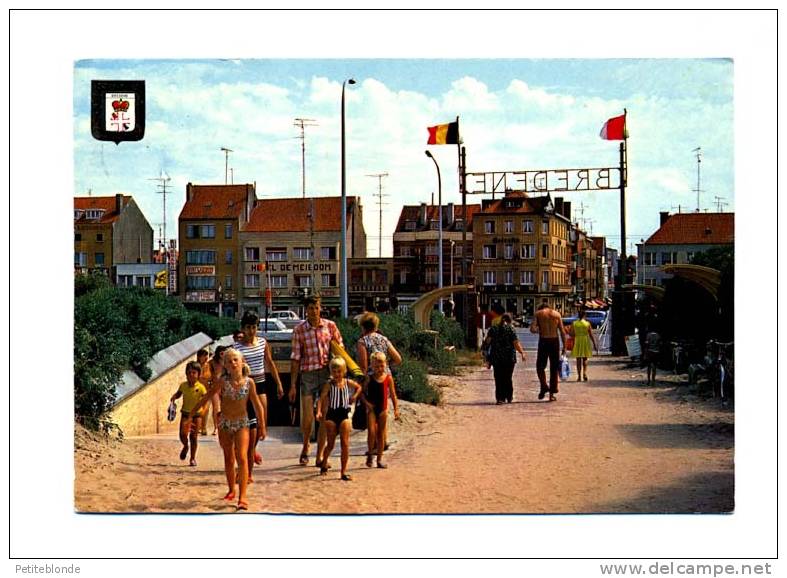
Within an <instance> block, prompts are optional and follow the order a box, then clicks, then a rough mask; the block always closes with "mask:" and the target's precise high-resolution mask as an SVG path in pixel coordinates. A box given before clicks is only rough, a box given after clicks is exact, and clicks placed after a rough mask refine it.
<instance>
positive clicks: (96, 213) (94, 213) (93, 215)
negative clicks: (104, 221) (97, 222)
mask: <svg viewBox="0 0 787 578" xmlns="http://www.w3.org/2000/svg"><path fill="white" fill-rule="evenodd" d="M103 215H104V210H103V209H88V210H87V214H86V215H85V216H86V217H87V218H88V219H100V218H101V217H102V216H103Z"/></svg>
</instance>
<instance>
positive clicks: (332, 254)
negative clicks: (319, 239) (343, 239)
mask: <svg viewBox="0 0 787 578" xmlns="http://www.w3.org/2000/svg"><path fill="white" fill-rule="evenodd" d="M320 259H322V260H323V261H336V247H322V248H320Z"/></svg>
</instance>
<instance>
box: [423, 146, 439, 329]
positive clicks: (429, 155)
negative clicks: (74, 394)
mask: <svg viewBox="0 0 787 578" xmlns="http://www.w3.org/2000/svg"><path fill="white" fill-rule="evenodd" d="M425 152H426V156H428V157H429V158H430V159H432V162H433V163H434V166H435V168H436V169H437V205H438V208H437V244H438V249H437V268H438V269H439V270H440V271H439V273H438V274H437V288H438V289H442V288H443V185H442V180H441V179H440V166H439V165H438V164H437V161H436V160H435V158H434V157H433V156H432V153H431V152H429V151H425ZM442 312H443V298H442V297H441V298H440V313H442Z"/></svg>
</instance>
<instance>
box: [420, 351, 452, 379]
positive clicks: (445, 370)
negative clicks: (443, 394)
mask: <svg viewBox="0 0 787 578" xmlns="http://www.w3.org/2000/svg"><path fill="white" fill-rule="evenodd" d="M426 362H427V363H428V364H429V370H430V373H434V374H437V375H456V354H454V353H451V352H450V351H446V350H445V349H438V350H436V351H433V352H432V353H431V354H430V355H429V357H428V358H427V360H426Z"/></svg>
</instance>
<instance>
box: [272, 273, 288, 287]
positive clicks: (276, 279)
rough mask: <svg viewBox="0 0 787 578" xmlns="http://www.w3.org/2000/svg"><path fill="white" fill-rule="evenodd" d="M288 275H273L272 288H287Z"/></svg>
mask: <svg viewBox="0 0 787 578" xmlns="http://www.w3.org/2000/svg"><path fill="white" fill-rule="evenodd" d="M286 286H287V275H271V287H286Z"/></svg>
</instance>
